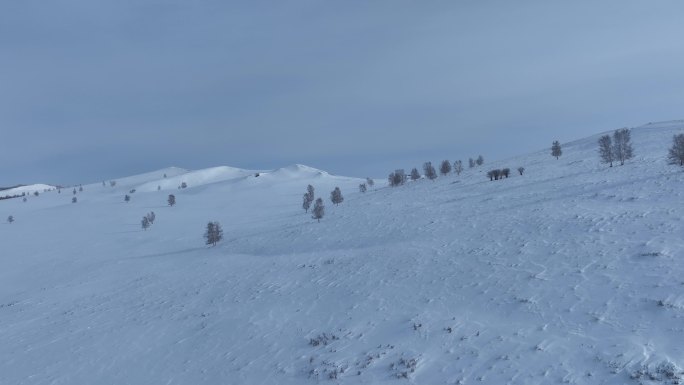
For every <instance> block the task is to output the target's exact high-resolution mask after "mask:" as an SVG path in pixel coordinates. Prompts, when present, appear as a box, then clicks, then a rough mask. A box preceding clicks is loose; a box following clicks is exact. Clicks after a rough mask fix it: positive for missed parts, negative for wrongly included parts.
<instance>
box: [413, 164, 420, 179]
mask: <svg viewBox="0 0 684 385" xmlns="http://www.w3.org/2000/svg"><path fill="white" fill-rule="evenodd" d="M418 179H420V173H419V172H418V169H417V168H415V167H414V168H413V169H412V170H411V180H418Z"/></svg>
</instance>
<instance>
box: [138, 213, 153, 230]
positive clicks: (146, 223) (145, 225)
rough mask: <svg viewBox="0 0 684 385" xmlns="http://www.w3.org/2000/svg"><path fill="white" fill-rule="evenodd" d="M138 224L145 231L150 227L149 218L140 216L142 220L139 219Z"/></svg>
mask: <svg viewBox="0 0 684 385" xmlns="http://www.w3.org/2000/svg"><path fill="white" fill-rule="evenodd" d="M140 225H141V226H142V228H143V230H145V231H147V229H148V228H149V227H150V225H151V223H150V219H149V218H147V216H144V217H143V218H142V221H140Z"/></svg>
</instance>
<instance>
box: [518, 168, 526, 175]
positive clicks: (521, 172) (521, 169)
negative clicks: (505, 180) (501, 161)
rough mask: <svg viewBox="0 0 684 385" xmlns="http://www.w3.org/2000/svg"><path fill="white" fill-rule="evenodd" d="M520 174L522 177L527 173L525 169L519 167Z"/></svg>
mask: <svg viewBox="0 0 684 385" xmlns="http://www.w3.org/2000/svg"><path fill="white" fill-rule="evenodd" d="M518 172H519V173H520V175H522V174H523V173H524V172H525V167H518Z"/></svg>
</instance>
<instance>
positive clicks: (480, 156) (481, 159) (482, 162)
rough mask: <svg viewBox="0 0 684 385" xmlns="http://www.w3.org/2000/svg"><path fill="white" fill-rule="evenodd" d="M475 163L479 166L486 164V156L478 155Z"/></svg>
mask: <svg viewBox="0 0 684 385" xmlns="http://www.w3.org/2000/svg"><path fill="white" fill-rule="evenodd" d="M475 163H476V164H477V165H478V166H482V165H483V164H484V158H483V157H482V155H478V157H477V160H475Z"/></svg>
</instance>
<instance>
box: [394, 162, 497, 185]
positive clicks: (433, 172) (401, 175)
mask: <svg viewBox="0 0 684 385" xmlns="http://www.w3.org/2000/svg"><path fill="white" fill-rule="evenodd" d="M483 164H484V157H482V155H480V156H478V157H477V159H473V158H470V159H468V166H469V167H470V168H474V167H477V166H481V165H483ZM452 172H454V173H455V174H456V175H461V173H462V172H463V162H462V161H460V160H457V161H455V162H454V163H453V164H452V163H451V162H450V161H449V160H448V159H445V160H443V161H442V162H441V163H440V164H439V173H440V174H442V176H447V175H449V174H451V173H452ZM423 177H425V179H428V180H435V179H437V177H438V174H437V169H436V168H435V166H433V165H432V162H425V163H423V174H422V175H421V173H420V171H418V168H415V167H414V168H412V169H411V172H410V174H408V175H406V172H405V171H404V169H396V170H394V171H393V172H391V173H390V174H389V176H388V177H387V181H388V182H389V185H390V187H397V186H402V185H404V184H405V183H406V182H407V181H408V180H409V178H410V179H411V180H412V181H416V180H419V179H421V178H423Z"/></svg>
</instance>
